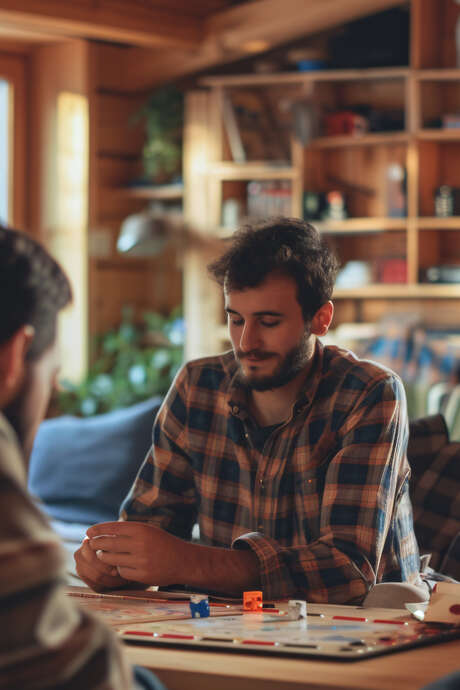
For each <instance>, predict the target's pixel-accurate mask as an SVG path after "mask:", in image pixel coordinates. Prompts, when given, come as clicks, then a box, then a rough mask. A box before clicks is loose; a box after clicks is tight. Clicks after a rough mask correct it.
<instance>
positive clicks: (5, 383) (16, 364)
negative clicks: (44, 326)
mask: <svg viewBox="0 0 460 690" xmlns="http://www.w3.org/2000/svg"><path fill="white" fill-rule="evenodd" d="M34 334H35V330H34V328H33V327H32V326H29V325H26V326H21V328H19V329H18V330H17V331H16V332H15V333H14V334H13V335H12V336H11V338H9V339H8V340H7V341H6V342H4V343H2V344H1V345H0V409H2V408H4V407H5V406H6V405H7V404H8V403H9V402H11V400H12V399H13V398H14V395H15V393H16V391H17V390H18V389H19V387H20V385H21V382H22V379H23V376H24V371H25V359H26V354H27V350H28V349H29V347H30V344H31V342H32V340H33V337H34Z"/></svg>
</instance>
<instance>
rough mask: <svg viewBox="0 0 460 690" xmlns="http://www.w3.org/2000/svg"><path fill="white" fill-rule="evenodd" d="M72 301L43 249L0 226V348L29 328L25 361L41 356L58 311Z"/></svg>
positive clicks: (52, 333)
mask: <svg viewBox="0 0 460 690" xmlns="http://www.w3.org/2000/svg"><path fill="white" fill-rule="evenodd" d="M71 299H72V290H71V287H70V283H69V280H68V278H67V276H66V275H65V273H64V271H63V270H62V268H61V267H60V266H59V264H58V263H57V261H55V260H54V259H53V258H52V257H51V256H50V254H48V252H47V251H46V249H45V248H44V247H43V246H42V245H41V244H39V242H37V241H36V240H34V239H33V238H32V237H30V236H29V235H27V234H25V233H23V232H19V231H18V230H14V229H12V228H5V227H3V226H1V225H0V345H1V344H2V343H4V342H6V341H7V340H9V339H10V338H11V337H12V336H13V335H14V333H16V331H17V330H18V329H19V328H21V327H22V326H25V325H30V326H33V327H34V329H35V335H34V338H33V341H32V344H31V346H30V348H29V350H28V352H27V358H28V359H29V360H33V359H36V358H37V357H40V355H41V354H43V352H44V351H45V350H46V349H47V348H48V347H49V346H50V345H52V343H53V342H54V339H55V336H56V317H57V314H58V312H59V311H60V310H61V309H62V308H63V307H65V306H66V305H67V304H68V303H69V302H70V301H71Z"/></svg>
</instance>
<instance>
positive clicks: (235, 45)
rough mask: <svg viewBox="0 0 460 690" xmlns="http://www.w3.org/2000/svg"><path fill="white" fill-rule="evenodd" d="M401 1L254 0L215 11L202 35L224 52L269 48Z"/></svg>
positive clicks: (402, 2) (402, 0)
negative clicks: (212, 39)
mask: <svg viewBox="0 0 460 690" xmlns="http://www.w3.org/2000/svg"><path fill="white" fill-rule="evenodd" d="M403 4H405V0H346V2H344V0H321V1H320V2H318V0H283V1H282V2H280V0H256V1H255V2H248V3H246V4H244V5H238V6H236V7H233V8H231V9H228V10H223V11H220V12H216V13H215V14H214V15H213V16H212V17H210V18H209V19H208V20H206V22H205V34H206V36H213V37H216V36H217V37H218V40H219V42H220V44H221V46H222V48H223V49H224V50H230V51H231V50H241V49H242V47H243V46H244V45H245V44H248V43H252V42H254V41H266V42H267V43H268V44H269V47H276V46H277V45H280V44H282V43H287V42H288V41H292V40H295V39H296V38H299V37H301V36H305V35H308V34H314V33H317V32H319V31H323V30H324V29H328V28H332V27H334V26H339V25H340V24H343V23H345V22H350V21H353V20H354V19H358V18H359V17H362V16H365V15H369V14H374V13H376V12H381V11H383V10H386V9H389V8H390V7H394V6H397V5H403Z"/></svg>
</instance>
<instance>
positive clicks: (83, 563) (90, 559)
mask: <svg viewBox="0 0 460 690" xmlns="http://www.w3.org/2000/svg"><path fill="white" fill-rule="evenodd" d="M74 558H75V562H76V564H77V570H78V571H81V572H84V573H85V574H86V575H87V576H88V577H92V578H95V579H98V578H99V577H100V576H101V575H115V576H116V575H117V571H116V569H114V568H111V567H110V566H109V565H106V564H105V563H102V562H101V561H100V560H99V559H98V558H97V556H96V554H95V552H94V551H93V550H92V549H91V548H90V546H89V540H84V541H83V544H82V545H81V547H80V548H79V549H78V551H76V552H75V554H74Z"/></svg>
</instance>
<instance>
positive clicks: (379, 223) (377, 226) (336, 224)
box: [311, 218, 407, 234]
mask: <svg viewBox="0 0 460 690" xmlns="http://www.w3.org/2000/svg"><path fill="white" fill-rule="evenodd" d="M311 223H312V225H314V226H315V227H316V228H317V229H318V230H321V232H324V233H337V234H341V233H343V234H347V233H369V232H384V231H387V230H405V229H406V228H407V218H346V219H345V220H321V221H315V220H313V221H311Z"/></svg>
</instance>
